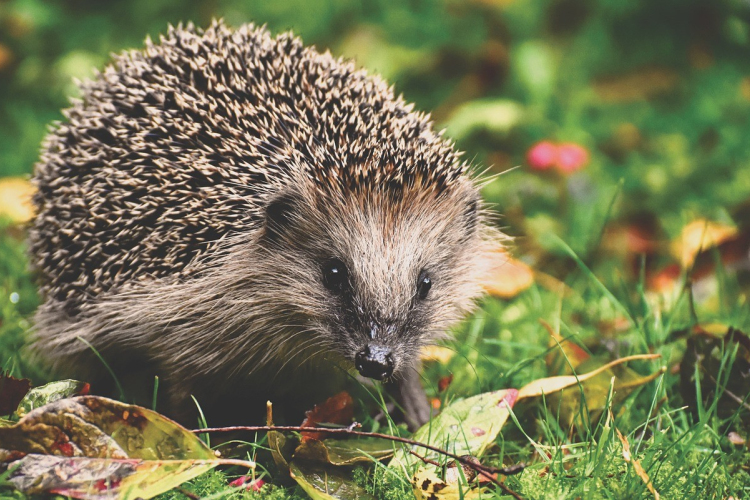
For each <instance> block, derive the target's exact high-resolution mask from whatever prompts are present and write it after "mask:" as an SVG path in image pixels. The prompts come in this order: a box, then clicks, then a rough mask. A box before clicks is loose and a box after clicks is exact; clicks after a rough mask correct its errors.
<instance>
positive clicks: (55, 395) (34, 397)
mask: <svg viewBox="0 0 750 500" xmlns="http://www.w3.org/2000/svg"><path fill="white" fill-rule="evenodd" d="M88 392H89V384H87V383H86V382H79V381H78V380H59V381H57V382H50V383H49V384H46V385H43V386H40V387H34V388H33V389H31V390H30V391H29V392H28V393H27V394H26V396H25V397H24V398H23V400H22V401H21V402H20V403H19V405H18V410H16V414H17V415H18V416H19V417H23V416H24V415H26V414H27V413H29V412H30V411H31V410H33V409H35V408H40V407H42V406H44V405H46V404H49V403H54V402H55V401H59V400H61V399H65V398H70V397H72V396H85V395H86V394H88Z"/></svg>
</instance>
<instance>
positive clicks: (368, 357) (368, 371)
mask: <svg viewBox="0 0 750 500" xmlns="http://www.w3.org/2000/svg"><path fill="white" fill-rule="evenodd" d="M354 365H355V366H356V367H357V370H358V371H359V373H360V374H362V376H363V377H369V378H374V379H375V380H383V379H384V378H388V377H390V376H391V374H393V353H392V352H391V350H390V349H389V348H387V347H382V346H379V345H368V346H365V348H364V349H362V350H361V351H359V352H358V353H357V355H356V356H355V357H354Z"/></svg>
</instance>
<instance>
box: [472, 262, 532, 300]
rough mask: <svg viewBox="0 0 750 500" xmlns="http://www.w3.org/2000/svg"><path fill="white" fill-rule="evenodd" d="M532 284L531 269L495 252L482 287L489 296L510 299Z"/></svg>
mask: <svg viewBox="0 0 750 500" xmlns="http://www.w3.org/2000/svg"><path fill="white" fill-rule="evenodd" d="M533 284H534V272H533V271H532V270H531V268H530V267H529V266H528V265H527V264H525V263H523V262H521V261H520V260H516V259H514V258H512V257H511V256H510V255H508V254H507V253H506V252H504V251H502V250H501V251H498V252H496V256H495V258H494V259H493V262H492V264H491V265H490V268H489V270H488V272H487V276H486V277H485V281H484V283H483V286H484V289H485V290H486V291H487V293H489V294H490V295H494V296H495V297H499V298H501V299H511V298H513V297H515V296H516V295H518V294H519V293H521V292H523V291H524V290H526V289H527V288H529V287H530V286H531V285H533Z"/></svg>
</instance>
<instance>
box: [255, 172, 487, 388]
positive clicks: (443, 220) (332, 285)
mask: <svg viewBox="0 0 750 500" xmlns="http://www.w3.org/2000/svg"><path fill="white" fill-rule="evenodd" d="M362 198H363V197H361V198H358V199H354V198H353V199H342V197H338V199H336V198H335V197H332V198H331V199H329V200H327V201H325V202H321V200H320V196H319V195H317V199H315V200H314V199H307V200H304V198H303V197H302V196H301V195H294V196H292V197H288V196H285V197H282V198H280V199H278V200H276V201H275V202H273V203H271V204H269V206H268V209H267V217H268V220H267V227H266V234H265V238H266V239H267V241H268V242H269V248H271V249H272V251H271V252H269V255H273V256H274V258H273V261H274V262H275V263H274V264H270V265H271V266H278V269H274V272H275V273H277V274H278V275H280V276H283V277H285V280H284V282H285V283H286V284H287V289H286V291H285V292H284V296H285V297H286V299H285V302H286V304H285V305H284V307H285V309H287V310H289V311H294V312H295V313H296V314H297V315H299V316H301V317H303V318H305V323H306V324H305V327H306V331H307V335H308V336H309V337H310V344H311V345H312V344H317V345H321V346H328V349H329V350H332V351H336V352H337V353H338V354H339V355H340V357H343V358H344V359H345V360H347V361H348V362H349V363H348V364H349V366H351V365H352V364H353V365H354V366H355V367H356V369H357V370H358V371H359V372H360V373H361V374H362V375H364V376H367V377H371V378H374V379H378V380H382V379H385V378H389V377H391V376H397V375H398V374H399V372H401V373H403V371H404V370H408V369H410V368H411V367H413V366H414V364H415V362H416V360H417V359H418V356H419V351H420V348H421V347H422V346H424V345H425V344H428V343H430V342H431V341H433V340H434V339H435V338H436V337H438V336H439V335H441V334H442V333H444V332H445V330H446V329H447V328H448V327H449V326H450V325H451V324H452V323H454V322H455V321H457V320H458V319H460V318H461V317H462V316H463V315H464V314H465V312H466V311H467V310H468V309H470V308H471V306H472V304H473V299H474V298H476V296H477V295H478V294H479V293H481V291H480V287H479V286H478V282H479V276H480V274H481V266H482V253H483V252H482V249H483V244H482V237H481V235H480V233H481V227H480V226H481V225H482V224H481V222H480V220H479V215H478V213H477V205H478V194H477V192H476V189H475V187H474V186H473V185H472V184H471V183H469V182H468V181H467V182H466V185H465V186H461V185H459V186H456V189H455V190H454V191H452V192H451V193H448V194H445V193H444V194H443V195H441V196H436V195H434V194H430V195H427V196H425V195H422V196H413V197H411V198H409V199H397V200H393V199H385V200H383V199H379V200H375V199H373V198H376V197H373V196H370V197H369V198H368V199H362ZM380 198H382V196H381V197H380ZM299 338H300V339H304V338H305V334H302V333H300V335H299Z"/></svg>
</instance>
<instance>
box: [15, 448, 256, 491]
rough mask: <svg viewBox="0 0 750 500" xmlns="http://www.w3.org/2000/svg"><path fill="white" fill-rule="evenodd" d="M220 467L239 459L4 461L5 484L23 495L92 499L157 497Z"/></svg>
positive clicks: (30, 458) (37, 457)
mask: <svg viewBox="0 0 750 500" xmlns="http://www.w3.org/2000/svg"><path fill="white" fill-rule="evenodd" d="M220 464H227V465H230V464H234V465H248V463H247V462H242V461H238V460H223V459H221V460H220V459H215V458H214V459H212V460H142V459H113V458H87V457H61V456H55V455H40V454H28V455H26V456H25V457H23V458H21V459H19V460H14V461H10V462H8V463H6V464H5V465H6V468H7V469H8V470H12V472H11V473H10V476H9V477H8V478H7V481H8V482H9V483H11V484H12V485H13V486H14V487H16V488H17V489H19V490H20V491H23V492H24V493H29V494H34V493H39V494H45V493H47V494H49V493H53V494H58V495H64V496H68V497H72V498H80V499H91V500H110V499H112V500H114V499H117V500H136V499H138V498H142V499H147V498H152V497H155V496H157V495H159V494H161V493H163V492H165V491H169V490H170V489H172V488H174V487H176V486H179V485H180V484H182V483H184V482H185V481H188V480H190V479H192V478H194V477H196V476H199V475H200V474H203V473H204V472H206V471H208V470H210V469H212V468H214V467H216V466H217V465H220Z"/></svg>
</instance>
